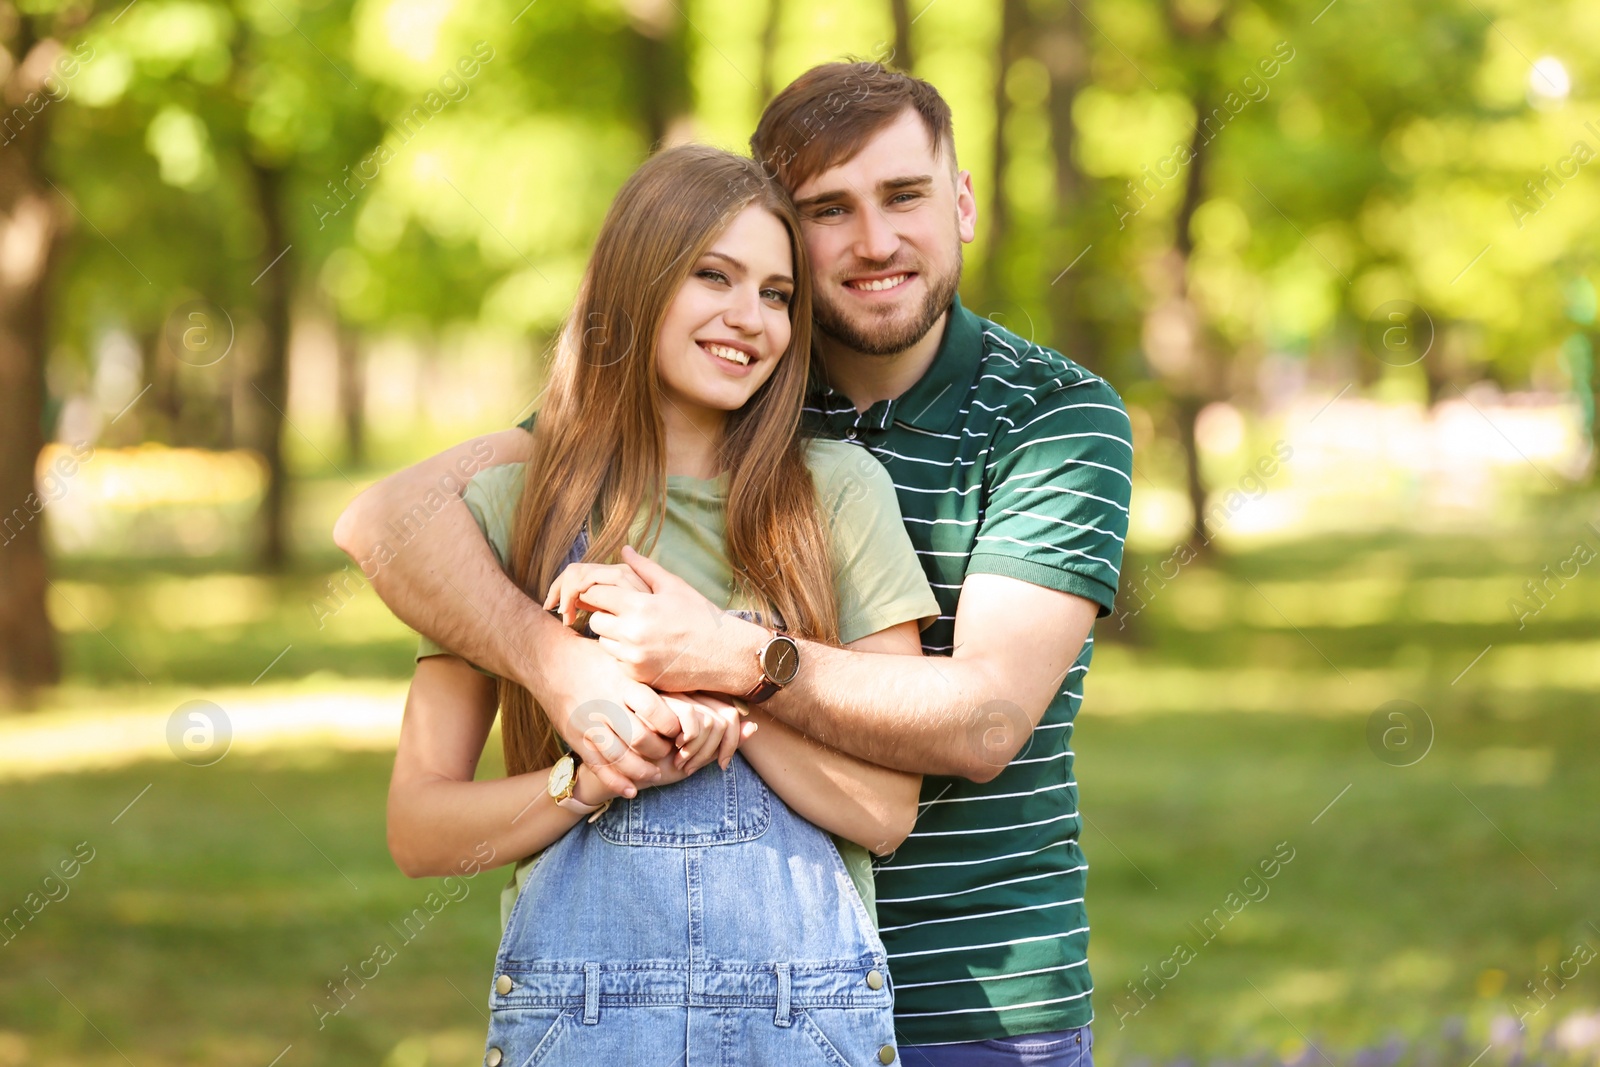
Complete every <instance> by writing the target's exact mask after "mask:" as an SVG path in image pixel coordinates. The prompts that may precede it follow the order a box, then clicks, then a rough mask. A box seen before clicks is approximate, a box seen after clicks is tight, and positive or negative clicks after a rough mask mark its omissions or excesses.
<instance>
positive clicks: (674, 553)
mask: <svg viewBox="0 0 1600 1067" xmlns="http://www.w3.org/2000/svg"><path fill="white" fill-rule="evenodd" d="M806 461H807V464H808V466H809V467H810V468H811V476H812V478H813V480H814V481H815V483H816V487H817V502H818V506H819V508H820V510H821V513H822V516H823V519H824V523H823V525H824V527H825V528H826V529H827V531H828V533H829V536H830V538H831V549H832V556H833V575H832V577H833V583H834V588H835V589H836V590H837V596H838V603H839V640H840V643H842V644H849V643H850V642H852V641H856V640H859V639H860V638H863V637H866V636H867V635H869V634H874V633H877V632H878V631H879V630H884V629H887V628H889V627H891V626H894V625H897V624H899V623H902V622H906V621H908V620H912V619H915V620H917V621H918V626H919V627H923V626H926V625H927V624H928V623H930V622H932V621H933V620H934V619H935V618H937V617H938V614H939V604H938V601H937V600H935V599H934V596H933V590H932V589H930V588H929V586H928V580H927V578H926V577H925V576H924V574H923V571H922V565H921V563H919V562H918V560H917V556H916V552H915V550H914V549H913V548H912V547H911V539H910V538H909V537H908V536H907V535H906V530H905V526H904V525H902V523H901V520H900V505H899V501H898V500H897V498H896V496H895V489H894V483H893V482H892V481H891V480H890V478H889V472H888V471H886V470H884V469H883V465H882V464H880V463H879V462H878V461H877V460H876V459H875V458H873V456H872V455H871V454H870V453H869V452H867V451H866V449H864V448H860V447H858V446H856V445H851V444H846V443H845V442H842V441H828V440H813V441H810V442H808V444H807V452H806ZM523 474H524V465H523V464H521V463H508V464H505V465H503V466H498V467H489V468H486V469H485V470H483V471H480V472H479V473H478V474H477V475H476V476H474V477H473V479H472V480H471V482H469V483H468V485H467V488H466V491H465V493H464V494H463V499H464V501H465V502H466V505H467V507H468V509H469V510H470V511H471V512H472V515H473V517H474V518H475V519H477V521H478V525H479V526H480V527H482V529H483V532H484V536H485V537H486V538H487V539H488V542H489V545H490V547H492V548H493V549H494V554H495V556H496V558H497V559H499V561H500V565H501V566H502V567H505V568H506V569H507V571H509V570H510V566H509V555H510V546H511V524H512V519H513V518H514V516H515V514H516V509H517V501H518V500H519V499H520V498H521V496H522V485H523ZM727 489H728V476H727V475H726V474H723V475H720V476H718V477H716V478H711V479H702V478H690V477H688V476H685V475H677V474H673V475H668V476H667V502H666V516H665V518H664V520H663V524H662V528H661V535H660V537H659V538H658V539H657V541H656V544H655V547H654V548H653V549H651V551H650V558H651V559H654V560H655V561H656V562H657V563H660V564H661V565H662V566H663V567H665V568H666V569H667V570H669V571H671V572H672V573H674V574H676V575H677V576H678V577H680V578H682V579H683V580H684V581H686V582H688V583H689V584H690V585H691V586H693V587H694V588H695V589H696V590H697V591H698V592H699V593H700V594H701V595H702V596H704V597H705V598H706V599H708V600H710V601H711V602H712V603H713V604H721V605H723V607H724V608H726V609H729V610H737V609H739V608H744V607H748V606H749V605H746V604H743V603H734V602H733V601H734V599H735V598H734V591H733V569H732V567H731V566H730V565H729V563H728V559H727V556H726V553H725V548H724V544H723V506H724V503H725V502H726V498H727ZM642 529H643V524H642V521H641V523H640V525H639V526H637V527H636V531H639V532H642ZM444 652H446V650H445V649H444V648H442V647H440V646H439V645H438V644H436V643H434V642H433V641H431V640H429V639H428V638H426V637H424V638H422V641H421V647H420V648H419V650H418V652H417V658H418V659H421V658H422V657H423V656H434V655H439V654H441V653H444ZM834 843H835V844H836V845H837V846H838V848H839V855H840V857H841V858H843V860H844V864H845V869H846V870H847V871H848V872H849V874H850V879H851V881H852V882H853V883H855V887H856V889H857V890H858V891H859V892H860V893H861V899H862V901H863V902H864V903H865V904H866V906H867V914H868V915H870V916H872V920H873V923H874V925H876V923H877V907H876V894H875V892H874V889H873V884H872V857H871V854H870V853H868V851H867V850H866V849H865V848H863V847H861V846H860V845H858V844H856V843H855V842H853V841H846V840H845V839H844V838H842V837H839V836H837V835H834ZM537 859H538V854H537V853H536V854H535V855H533V856H529V857H527V858H526V859H524V860H521V861H520V862H518V863H517V865H516V869H515V871H514V872H513V874H512V878H511V881H510V882H509V883H508V884H507V885H506V887H505V889H504V890H503V891H502V892H501V895H500V925H501V929H502V930H503V929H504V928H505V925H506V923H507V921H508V920H509V919H510V916H511V907H512V905H513V904H515V903H516V899H517V894H518V893H519V892H520V891H521V889H522V886H523V885H524V884H525V883H526V882H527V878H528V872H529V871H531V870H532V869H533V865H534V863H535V862H536V861H537Z"/></svg>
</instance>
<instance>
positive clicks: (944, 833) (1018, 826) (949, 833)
mask: <svg viewBox="0 0 1600 1067" xmlns="http://www.w3.org/2000/svg"><path fill="white" fill-rule="evenodd" d="M1077 817H1078V813H1077V812H1075V811H1074V812H1069V813H1068V814H1066V815H1057V816H1056V817H1055V818H1052V819H1040V820H1039V821H1038V822H1019V823H1015V824H1013V825H1011V826H983V827H979V828H978V829H975V830H929V831H928V832H927V833H921V834H919V833H917V832H916V831H915V830H913V831H912V832H911V833H910V834H909V835H908V836H909V837H959V836H961V835H963V834H997V833H1000V832H1001V831H1003V830H1026V829H1027V828H1028V827H1030V826H1049V825H1050V824H1051V823H1053V822H1062V821H1064V820H1066V819H1076V818H1077Z"/></svg>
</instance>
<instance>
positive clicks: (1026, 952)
mask: <svg viewBox="0 0 1600 1067" xmlns="http://www.w3.org/2000/svg"><path fill="white" fill-rule="evenodd" d="M946 321H947V326H946V328H945V334H944V338H943V340H942V343H941V344H940V346H939V351H938V354H937V356H936V357H935V358H934V361H933V363H932V364H931V365H930V367H929V369H928V372H927V373H926V374H924V375H923V377H922V378H921V379H920V380H919V381H918V382H917V383H916V384H915V385H913V386H912V387H911V388H910V389H908V390H907V391H906V392H905V393H904V394H903V395H901V396H899V397H897V398H895V399H893V400H881V401H879V402H878V403H876V404H873V405H872V406H871V407H869V408H868V409H867V410H866V411H861V412H858V411H857V410H856V409H855V406H854V405H853V404H852V403H851V402H850V400H849V399H848V398H847V397H845V396H844V395H843V394H842V393H838V392H835V391H834V390H833V389H831V388H829V387H827V386H826V385H825V384H822V383H820V382H819V383H816V384H815V385H814V386H813V389H812V391H811V393H810V395H809V397H808V398H807V401H806V414H805V419H806V425H807V427H808V429H810V430H811V431H812V432H814V433H817V434H820V435H823V436H828V437H834V438H842V439H845V440H849V441H854V442H855V443H857V444H859V445H863V446H865V447H866V448H867V450H868V451H870V452H871V453H872V455H873V456H875V457H877V459H878V460H879V461H880V462H881V463H882V464H883V465H884V467H885V468H886V469H887V470H888V471H889V475H890V477H891V478H892V479H893V481H894V486H895V489H896V495H897V496H898V497H899V500H900V510H901V513H902V516H903V518H904V519H905V523H906V530H907V532H908V533H909V534H910V536H911V543H912V546H913V547H914V548H915V549H916V552H917V556H918V558H919V559H920V560H921V562H922V567H923V570H924V571H925V572H926V574H927V577H928V582H929V583H930V584H931V585H932V586H933V591H934V595H935V596H936V597H937V599H938V601H939V609H940V616H939V618H938V620H937V621H936V622H934V623H933V624H932V625H931V626H929V627H928V628H927V629H925V630H923V632H922V641H923V644H922V649H923V652H924V653H926V654H927V655H930V656H948V655H950V653H951V646H952V644H953V642H954V637H953V632H954V628H955V613H956V601H957V600H958V598H959V597H960V594H961V583H962V581H963V580H964V579H965V577H966V576H967V575H969V574H1000V575H1006V576H1008V577H1011V578H1017V579H1020V580H1022V581H1025V582H1030V583H1032V584H1034V585H1041V586H1045V587H1047V588H1050V589H1056V590H1060V591H1062V592H1067V593H1073V594H1075V595H1077V596H1081V597H1084V598H1086V599H1088V600H1092V601H1094V602H1095V603H1096V604H1097V605H1099V615H1100V616H1101V617H1104V616H1106V615H1108V614H1110V613H1111V609H1112V604H1113V601H1114V600H1115V597H1116V591H1117V576H1118V568H1119V567H1120V566H1121V562H1122V546H1123V539H1124V537H1125V536H1126V534H1127V529H1128V499H1129V494H1130V492H1131V490H1132V488H1133V482H1132V470H1133V446H1132V443H1131V439H1130V426H1129V423H1128V416H1127V412H1126V411H1125V409H1124V408H1123V405H1122V401H1121V399H1120V398H1119V397H1118V396H1117V393H1116V391H1115V390H1113V389H1112V388H1111V386H1110V385H1108V384H1106V382H1105V381H1104V380H1102V379H1100V378H1098V377H1096V376H1095V375H1093V374H1091V373H1090V372H1089V371H1087V370H1085V369H1084V368H1083V367H1081V366H1079V365H1078V364H1077V363H1074V362H1073V361H1072V360H1070V359H1067V358H1065V357H1064V356H1062V355H1060V354H1059V353H1057V352H1053V351H1051V350H1050V349H1048V348H1042V347H1040V346H1039V345H1037V344H1034V343H1033V342H1031V341H1028V340H1025V339H1023V338H1021V337H1018V336H1017V335H1016V334H1013V333H1011V332H1010V331H1008V330H1006V329H1004V328H1002V327H1000V326H997V325H996V324H995V323H993V322H990V321H988V320H986V319H983V318H979V317H978V316H977V315H974V314H973V313H972V312H970V311H968V310H967V309H965V308H963V307H962V306H961V301H960V299H959V298H957V299H956V301H955V302H954V304H953V305H952V307H951V311H950V315H949V317H948V319H947V320H946ZM1019 621H1020V620H1019ZM1024 624H1025V623H1024ZM1093 651H1094V639H1093V637H1091V638H1090V639H1089V641H1088V642H1087V643H1086V644H1085V645H1084V648H1083V650H1082V652H1081V653H1080V654H1079V655H1078V658H1077V661H1076V663H1075V664H1074V665H1073V666H1072V667H1071V668H1070V669H1069V670H1068V672H1067V674H1066V676H1065V678H1064V679H1063V680H1062V685H1061V689H1060V691H1059V692H1058V693H1057V694H1056V695H1055V696H1054V697H1052V698H1051V701H1050V706H1049V707H1048V709H1046V711H1045V713H1044V717H1043V719H1042V720H1041V721H1040V723H1039V725H1038V727H1037V728H1036V729H1035V730H1034V731H1033V734H1032V736H1031V738H1030V739H1029V741H1028V742H1027V744H1026V745H1025V746H1024V747H1023V749H1022V751H1021V752H1019V753H1018V755H1017V757H1016V758H1015V759H1014V760H1012V762H1011V763H1010V764H1009V765H1008V766H1007V767H1006V768H1005V770H1003V771H1001V772H1000V774H999V775H997V776H996V777H995V778H994V780H993V781H990V782H987V783H984V784H978V783H976V782H970V781H968V780H966V779H964V778H946V777H935V776H929V777H927V778H925V779H924V780H923V787H922V803H921V805H920V815H919V816H918V818H917V823H916V827H915V829H914V830H913V831H912V832H911V835H910V837H908V838H907V839H906V841H905V843H904V844H902V845H901V846H900V848H899V849H898V850H897V851H896V852H895V853H893V855H891V856H889V857H886V858H884V859H882V860H880V861H878V864H877V867H876V877H877V890H878V916H879V921H880V923H881V933H882V935H883V940H884V944H885V946H886V947H887V948H888V951H889V966H890V970H891V971H892V973H893V976H894V987H895V1026H896V1030H897V1032H898V1034H899V1037H900V1041H901V1042H902V1043H903V1044H912V1045H915V1044H934V1043H939V1042H949V1041H975V1040H980V1039H987V1038H997V1037H1006V1036H1015V1035H1021V1034H1030V1033H1039V1032H1042V1031H1047V1030H1062V1029H1066V1028H1069V1027H1076V1026H1082V1025H1084V1024H1086V1023H1088V1022H1089V1021H1090V1019H1091V1017H1092V1011H1091V1008H1090V1003H1089V994H1090V991H1091V989H1092V983H1091V981H1090V978H1089V968H1088V963H1087V959H1086V955H1085V953H1086V950H1087V948H1088V941H1089V923H1088V919H1087V916H1086V913H1085V911H1084V905H1083V895H1084V873H1085V871H1086V870H1087V864H1086V863H1085V861H1084V857H1083V852H1082V850H1081V849H1080V848H1079V847H1078V832H1079V828H1080V827H1079V815H1078V788H1077V782H1076V780H1075V778H1074V776H1073V753H1072V728H1073V718H1074V717H1075V716H1076V715H1077V712H1078V708H1079V706H1080V705H1081V703H1082V700H1083V680H1084V676H1085V675H1086V674H1087V673H1088V671H1089V660H1090V657H1091V655H1092V654H1093ZM1020 714H1021V712H1020V709H1017V708H1015V706H1008V705H1005V704H1004V702H1001V701H996V702H994V703H993V704H990V705H985V706H984V707H983V708H981V709H974V714H973V718H972V726H971V729H970V730H969V736H968V739H967V740H968V743H969V744H972V745H974V746H977V747H980V748H981V747H982V746H983V745H984V741H985V735H986V734H988V735H989V736H990V737H991V738H992V737H993V736H994V735H993V734H991V733H990V731H995V730H1005V729H1007V728H1011V729H1015V728H1016V726H1015V724H1016V721H1017V719H1018V717H1019V716H1020Z"/></svg>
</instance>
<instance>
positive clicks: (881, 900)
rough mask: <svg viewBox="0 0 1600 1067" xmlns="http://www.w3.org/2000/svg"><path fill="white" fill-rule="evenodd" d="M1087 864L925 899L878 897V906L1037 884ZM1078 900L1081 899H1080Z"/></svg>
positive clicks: (929, 896) (1082, 869)
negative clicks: (1021, 883) (1024, 883)
mask: <svg viewBox="0 0 1600 1067" xmlns="http://www.w3.org/2000/svg"><path fill="white" fill-rule="evenodd" d="M1088 869H1089V867H1088V865H1087V864H1082V863H1080V864H1079V865H1078V866H1076V867H1069V868H1067V869H1066V870H1064V871H1047V872H1045V873H1044V874H1030V875H1028V876H1027V877H1026V878H1008V879H1007V880H1006V881H1004V882H990V883H989V884H987V885H975V886H973V887H972V888H971V889H961V890H957V891H956V892H954V893H929V894H928V895H927V896H925V897H879V898H878V903H879V904H910V903H913V902H915V901H918V900H944V899H945V898H947V897H959V896H964V895H965V894H967V893H981V892H983V891H984V890H985V889H998V888H1000V887H1001V886H1003V885H1016V884H1017V883H1019V882H1037V881H1038V880H1039V879H1041V878H1060V877H1061V876H1062V875H1064V874H1077V873H1078V872H1079V871H1086V870H1088ZM1079 899H1082V898H1081V897H1080V898H1079Z"/></svg>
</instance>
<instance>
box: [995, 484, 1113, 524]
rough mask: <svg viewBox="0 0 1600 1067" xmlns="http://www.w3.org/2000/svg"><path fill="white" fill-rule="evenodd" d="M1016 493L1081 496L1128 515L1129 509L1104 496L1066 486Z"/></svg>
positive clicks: (1037, 488) (1037, 486)
mask: <svg viewBox="0 0 1600 1067" xmlns="http://www.w3.org/2000/svg"><path fill="white" fill-rule="evenodd" d="M1008 480H1009V479H1008ZM1001 484H1002V485H1004V484H1005V483H1004V482H1002V483H1001ZM1014 492H1018V493H1068V494H1071V495H1072V496H1081V497H1085V498H1087V499H1089V500H1098V501H1099V502H1100V503H1102V504H1110V505H1111V506H1112V507H1114V508H1116V509H1117V510H1118V511H1120V512H1122V513H1123V514H1124V515H1126V514H1128V509H1127V508H1125V507H1123V506H1122V505H1121V504H1119V503H1117V502H1116V501H1115V500H1107V499H1106V498H1105V497H1103V496H1095V495H1094V494H1093V493H1086V492H1084V491H1083V490H1082V489H1068V488H1066V487H1065V486H1060V485H1030V486H1024V487H1023V488H1021V489H1017V490H1014Z"/></svg>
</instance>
